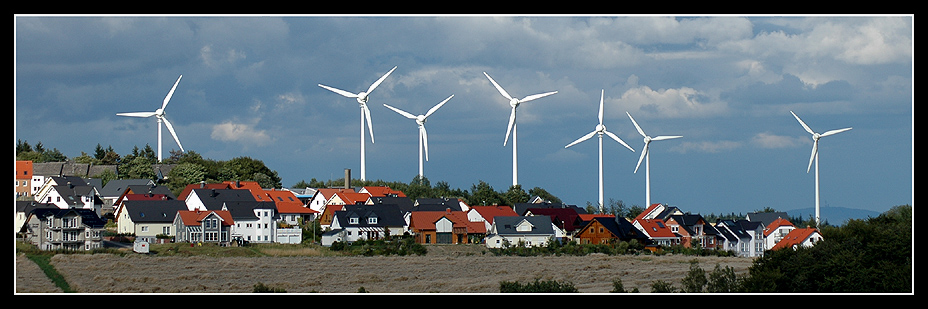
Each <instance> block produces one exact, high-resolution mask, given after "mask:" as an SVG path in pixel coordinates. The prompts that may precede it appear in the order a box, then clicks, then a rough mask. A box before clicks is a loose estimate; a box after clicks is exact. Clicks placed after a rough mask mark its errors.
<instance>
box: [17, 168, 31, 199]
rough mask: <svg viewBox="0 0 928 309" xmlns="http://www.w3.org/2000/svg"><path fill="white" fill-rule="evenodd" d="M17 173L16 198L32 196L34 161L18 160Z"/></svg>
mask: <svg viewBox="0 0 928 309" xmlns="http://www.w3.org/2000/svg"><path fill="white" fill-rule="evenodd" d="M15 174H16V176H15V177H13V178H14V181H15V183H16V186H15V188H14V191H15V193H16V198H17V199H18V198H20V197H28V196H32V176H33V170H32V161H16V170H15Z"/></svg>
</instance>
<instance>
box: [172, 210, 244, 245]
mask: <svg viewBox="0 0 928 309" xmlns="http://www.w3.org/2000/svg"><path fill="white" fill-rule="evenodd" d="M233 224H235V222H234V221H233V219H232V214H231V213H230V212H229V211H228V210H199V209H198V210H180V211H177V213H176V215H175V216H174V230H176V231H177V233H176V235H174V241H175V242H190V243H215V244H229V243H230V241H231V237H230V235H231V230H232V226H233Z"/></svg>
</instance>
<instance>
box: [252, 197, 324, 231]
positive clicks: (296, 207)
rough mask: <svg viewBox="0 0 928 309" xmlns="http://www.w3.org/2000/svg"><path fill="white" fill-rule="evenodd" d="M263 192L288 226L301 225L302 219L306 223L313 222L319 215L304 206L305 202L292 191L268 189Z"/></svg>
mask: <svg viewBox="0 0 928 309" xmlns="http://www.w3.org/2000/svg"><path fill="white" fill-rule="evenodd" d="M262 192H263V193H264V195H265V196H267V197H268V199H270V200H271V201H273V202H274V205H275V206H277V213H278V214H279V215H280V219H281V220H282V221H283V222H285V223H286V224H288V225H299V224H300V218H303V220H305V221H310V220H313V219H314V218H315V216H316V214H318V213H319V212H318V211H315V210H312V209H309V208H308V207H306V206H305V205H303V202H302V201H300V199H299V198H297V197H296V194H293V192H291V191H286V190H273V189H268V190H262Z"/></svg>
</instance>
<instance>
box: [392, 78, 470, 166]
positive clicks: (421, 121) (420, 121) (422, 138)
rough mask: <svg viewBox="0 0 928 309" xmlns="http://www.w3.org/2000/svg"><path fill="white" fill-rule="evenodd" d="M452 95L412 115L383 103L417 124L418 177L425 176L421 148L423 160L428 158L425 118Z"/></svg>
mask: <svg viewBox="0 0 928 309" xmlns="http://www.w3.org/2000/svg"><path fill="white" fill-rule="evenodd" d="M453 97H454V95H453V94H452V95H451V96H450V97H448V98H447V99H445V100H444V101H441V103H438V104H436V105H435V106H433V107H432V108H430V109H429V111H428V112H426V113H425V115H413V114H410V113H408V112H406V111H403V110H401V109H398V108H396V107H393V106H390V105H387V104H384V105H383V106H386V107H387V108H389V109H392V110H393V111H394V112H397V113H398V114H400V115H403V116H405V117H406V118H409V119H412V120H415V121H416V124H417V125H418V126H419V178H423V177H425V174H424V172H423V168H422V165H423V163H422V151H423V150H425V161H428V160H429V136H428V133H426V132H425V120H426V119H427V118H429V116H431V115H432V114H433V113H435V111H437V110H438V109H439V108H441V106H442V105H445V102H448V100H451V98H453Z"/></svg>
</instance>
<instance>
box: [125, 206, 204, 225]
mask: <svg viewBox="0 0 928 309" xmlns="http://www.w3.org/2000/svg"><path fill="white" fill-rule="evenodd" d="M181 210H187V203H184V201H181V200H134V201H133V200H127V201H125V202H124V203H123V207H122V208H121V210H120V211H122V212H125V213H126V214H128V215H129V218H130V219H132V222H135V223H142V222H147V223H154V222H162V223H170V222H172V221H174V216H175V215H177V212H178V211H181Z"/></svg>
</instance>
